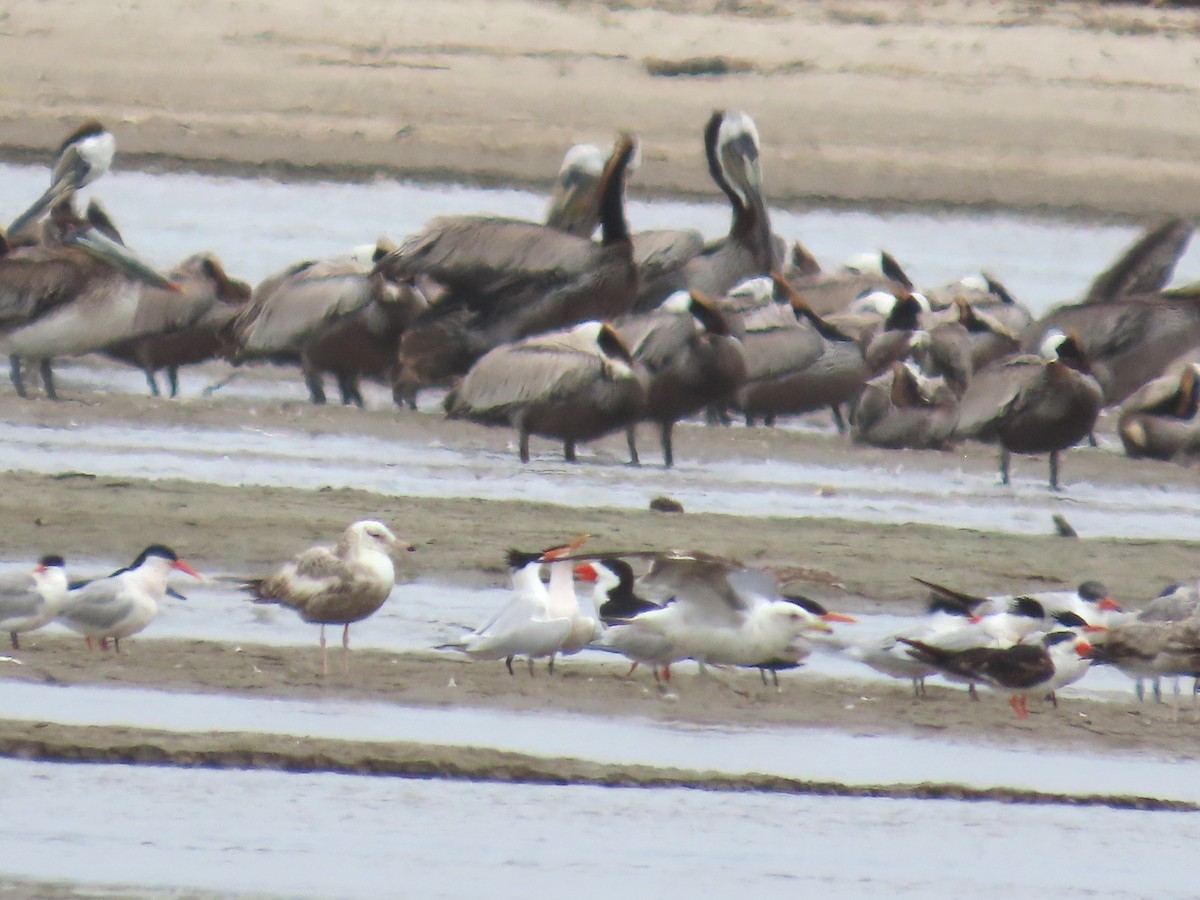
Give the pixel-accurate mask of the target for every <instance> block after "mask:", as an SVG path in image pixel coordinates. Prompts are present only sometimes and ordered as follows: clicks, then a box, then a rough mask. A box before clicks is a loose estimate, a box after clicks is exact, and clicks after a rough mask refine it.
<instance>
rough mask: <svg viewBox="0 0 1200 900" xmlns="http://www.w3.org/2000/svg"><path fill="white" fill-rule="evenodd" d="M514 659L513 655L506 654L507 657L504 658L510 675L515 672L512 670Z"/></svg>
mask: <svg viewBox="0 0 1200 900" xmlns="http://www.w3.org/2000/svg"><path fill="white" fill-rule="evenodd" d="M512 661H513V658H512V657H511V656H506V657H505V658H504V665H505V666H506V667H507V668H508V674H509V675H512V674H513V670H512Z"/></svg>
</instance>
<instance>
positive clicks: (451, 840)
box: [0, 761, 1200, 900]
mask: <svg viewBox="0 0 1200 900" xmlns="http://www.w3.org/2000/svg"><path fill="white" fill-rule="evenodd" d="M0 779H2V780H3V783H4V784H5V785H6V788H5V816H4V817H3V820H2V821H0V840H2V841H3V844H4V847H5V851H6V852H5V853H4V854H3V856H2V857H0V875H8V876H10V877H21V878H29V879H47V880H50V879H53V880H74V881H77V882H80V883H83V884H91V885H105V884H111V885H135V886H140V887H148V888H161V889H167V888H182V889H192V890H201V891H211V892H215V893H220V894H221V895H222V896H231V895H244V894H249V893H256V894H268V895H271V896H291V897H368V896H413V897H415V896H420V897H441V898H458V897H463V898H468V897H469V898H474V897H479V896H481V895H483V894H485V893H486V895H487V896H494V897H514V896H531V897H532V896H542V897H544V896H558V895H560V894H569V895H570V896H571V897H578V898H593V897H594V898H602V897H612V896H614V895H618V894H619V893H620V892H626V893H627V894H628V895H630V896H635V897H673V896H767V897H770V896H811V897H823V898H824V897H829V898H851V897H922V898H933V900H937V898H958V897H965V896H971V897H978V898H1003V900H1007V898H1011V897H1034V896H1055V897H1063V898H1073V897H1094V896H1098V895H1101V894H1102V895H1103V896H1105V897H1114V898H1133V897H1154V898H1175V897H1180V898H1181V897H1190V896H1194V889H1193V886H1192V883H1193V879H1192V877H1191V876H1190V874H1189V873H1190V872H1191V870H1192V866H1191V862H1192V849H1191V847H1192V844H1193V843H1194V841H1195V839H1196V837H1197V836H1200V830H1198V829H1200V823H1198V821H1197V819H1196V818H1195V817H1194V816H1189V815H1187V814H1180V813H1144V812H1126V811H1115V810H1108V809H1093V808H1088V809H1069V808H1048V807H1020V806H1002V805H999V804H994V803H971V804H964V803H952V802H944V801H912V800H863V799H838V798H809V797H780V796H766V795H758V794H715V793H707V792H703V791H688V790H677V789H664V790H616V789H611V788H594V787H556V786H528V785H491V784H463V783H456V782H445V781H418V780H407V779H393V778H371V777H356V776H345V775H300V774H281V773H274V772H214V771H205V770H181V769H157V768H147V767H138V768H132V767H125V766H111V765H65V764H52V763H30V762H17V761H3V762H0ZM247 798H253V802H247Z"/></svg>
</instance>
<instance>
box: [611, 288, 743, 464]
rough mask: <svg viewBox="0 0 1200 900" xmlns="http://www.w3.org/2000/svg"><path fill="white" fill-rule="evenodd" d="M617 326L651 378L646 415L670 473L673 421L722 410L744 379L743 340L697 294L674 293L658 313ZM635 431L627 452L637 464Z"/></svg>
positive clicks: (672, 452)
mask: <svg viewBox="0 0 1200 900" xmlns="http://www.w3.org/2000/svg"><path fill="white" fill-rule="evenodd" d="M616 328H617V331H618V332H619V333H620V335H621V337H622V338H623V339H624V341H625V343H626V344H627V345H628V346H629V348H630V352H631V354H632V355H633V358H634V359H635V360H636V361H637V362H638V363H640V364H641V365H643V366H645V368H646V372H647V374H648V375H649V378H650V385H649V391H648V394H647V399H646V414H645V417H646V418H647V419H649V420H650V421H652V422H656V423H658V426H659V430H660V432H661V435H662V450H663V465H665V466H666V467H667V468H668V469H669V468H670V467H671V466H672V465H674V462H675V455H674V451H673V448H672V443H671V433H672V430H673V429H674V427H675V423H676V422H678V421H679V420H680V419H682V418H685V417H686V416H689V415H691V414H692V413H694V412H697V411H699V410H701V409H703V408H704V407H706V406H709V405H717V406H724V405H725V404H726V403H727V402H728V401H729V400H730V399H731V398H732V396H733V392H734V391H735V390H737V389H738V388H739V387H740V386H741V384H742V382H743V381H745V379H746V360H745V356H744V354H743V351H742V342H741V341H740V340H738V339H737V338H736V337H734V336H733V335H731V334H730V332H729V325H728V323H727V322H726V321H725V316H724V315H722V314H721V311H720V310H719V309H718V308H717V306H716V304H715V303H713V301H712V300H710V299H708V298H707V297H705V296H704V295H703V294H701V293H700V292H699V291H691V292H690V293H684V292H682V291H680V292H679V293H677V294H673V295H671V297H669V298H668V299H667V301H666V302H665V303H663V305H662V306H660V307H659V309H658V311H657V312H653V313H643V314H642V315H639V316H632V317H630V318H627V319H624V320H621V321H619V322H617V323H616ZM635 428H636V426H634V425H631V426H630V427H629V453H630V457H631V458H632V459H633V461H635V462H636V461H637V448H636V446H635V435H634V430H635Z"/></svg>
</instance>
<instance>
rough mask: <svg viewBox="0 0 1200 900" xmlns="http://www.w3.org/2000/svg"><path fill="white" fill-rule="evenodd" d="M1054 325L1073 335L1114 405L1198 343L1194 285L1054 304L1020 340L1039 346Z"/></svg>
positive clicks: (1199, 299)
mask: <svg viewBox="0 0 1200 900" xmlns="http://www.w3.org/2000/svg"><path fill="white" fill-rule="evenodd" d="M1055 330H1058V331H1064V332H1071V333H1072V334H1074V335H1075V336H1076V338H1077V340H1078V341H1079V346H1080V349H1081V350H1082V352H1083V354H1084V356H1085V357H1086V359H1087V360H1088V365H1089V366H1090V367H1091V372H1092V374H1093V375H1094V376H1095V378H1096V381H1097V382H1099V384H1100V387H1101V389H1102V390H1103V391H1104V403H1105V405H1114V404H1117V403H1120V402H1121V401H1123V400H1124V399H1125V398H1126V397H1128V396H1129V395H1130V394H1132V393H1133V392H1134V391H1136V390H1137V389H1138V388H1140V387H1141V386H1142V385H1143V384H1145V383H1146V382H1147V381H1149V380H1150V379H1152V378H1156V377H1157V376H1158V375H1160V374H1162V371H1163V367H1164V366H1165V365H1166V364H1167V363H1168V362H1169V361H1171V360H1172V359H1174V358H1175V357H1177V356H1179V355H1180V354H1181V353H1184V352H1186V351H1188V350H1190V349H1191V348H1193V347H1195V346H1197V345H1200V285H1193V286H1190V287H1185V288H1179V289H1176V290H1169V291H1163V292H1162V293H1159V294H1154V295H1151V296H1148V297H1129V298H1125V299H1120V300H1109V301H1103V302H1094V303H1081V304H1076V305H1074V306H1066V307H1060V308H1059V309H1057V310H1055V311H1054V312H1051V313H1050V314H1049V315H1047V316H1045V317H1043V318H1042V319H1040V320H1038V321H1037V322H1035V323H1034V324H1033V325H1031V326H1030V327H1029V328H1028V329H1027V330H1026V331H1025V334H1024V335H1023V336H1022V340H1021V345H1022V347H1023V348H1025V349H1026V350H1027V351H1028V350H1029V349H1030V348H1032V347H1037V346H1040V344H1041V342H1042V341H1043V340H1044V337H1045V335H1046V334H1048V333H1049V332H1051V331H1055Z"/></svg>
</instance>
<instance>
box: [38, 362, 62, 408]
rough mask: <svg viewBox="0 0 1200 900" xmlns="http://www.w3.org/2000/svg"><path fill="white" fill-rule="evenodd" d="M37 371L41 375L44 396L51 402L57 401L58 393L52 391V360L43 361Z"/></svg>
mask: <svg viewBox="0 0 1200 900" xmlns="http://www.w3.org/2000/svg"><path fill="white" fill-rule="evenodd" d="M38 371H39V372H41V375H42V387H44V388H45V389H46V396H47V397H49V398H50V399H51V400H57V399H58V392H57V391H56V390H54V368H53V365H52V360H49V359H43V360H42V361H41V363H39V364H38Z"/></svg>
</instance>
